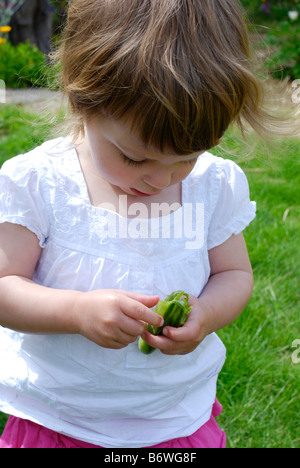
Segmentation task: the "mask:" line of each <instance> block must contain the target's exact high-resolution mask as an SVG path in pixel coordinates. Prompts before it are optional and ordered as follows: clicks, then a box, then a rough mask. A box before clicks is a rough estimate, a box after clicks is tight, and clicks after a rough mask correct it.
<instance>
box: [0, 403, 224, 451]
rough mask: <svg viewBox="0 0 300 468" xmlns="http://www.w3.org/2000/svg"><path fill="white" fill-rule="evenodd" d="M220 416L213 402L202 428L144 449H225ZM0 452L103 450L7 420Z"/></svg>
mask: <svg viewBox="0 0 300 468" xmlns="http://www.w3.org/2000/svg"><path fill="white" fill-rule="evenodd" d="M221 412H222V406H221V404H220V403H219V402H218V401H217V400H216V401H215V403H214V406H213V411H212V415H211V418H210V420H209V421H207V423H206V424H204V425H203V426H201V427H200V429H198V430H197V431H196V432H195V433H194V434H192V435H190V436H188V437H180V438H178V439H172V440H168V441H166V442H162V443H161V444H158V445H153V446H152V447H146V448H170V449H171V448H175V449H176V448H226V434H225V433H224V432H223V431H222V430H221V429H220V428H219V426H218V424H217V422H216V420H215V417H217V416H219V414H221ZM0 448H103V447H100V446H97V445H93V444H89V443H87V442H82V441H80V440H76V439H73V438H72V437H68V436H65V435H63V434H59V433H58V432H54V431H52V430H51V429H47V428H46V427H43V426H40V425H39V424H36V423H33V422H31V421H27V420H25V419H20V418H16V417H15V416H10V417H9V419H8V421H7V424H6V426H5V429H4V431H3V434H2V436H1V438H0Z"/></svg>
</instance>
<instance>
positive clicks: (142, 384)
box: [0, 138, 256, 448]
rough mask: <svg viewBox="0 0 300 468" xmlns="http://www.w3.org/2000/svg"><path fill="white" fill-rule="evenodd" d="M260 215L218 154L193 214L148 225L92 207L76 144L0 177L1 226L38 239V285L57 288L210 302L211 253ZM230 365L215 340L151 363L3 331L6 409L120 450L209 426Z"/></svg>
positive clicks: (53, 147) (51, 149)
mask: <svg viewBox="0 0 300 468" xmlns="http://www.w3.org/2000/svg"><path fill="white" fill-rule="evenodd" d="M125 201H126V200H125ZM255 208H256V207H255V203H254V202H250V200H249V188H248V183H247V180H246V177H245V175H244V173H243V172H242V170H241V169H240V168H239V167H238V166H237V165H236V164H234V163H233V162H231V161H227V160H223V159H222V158H217V157H215V156H212V155H211V154H209V153H205V154H203V155H201V156H199V159H198V161H197V164H196V166H195V167H194V169H193V171H192V172H191V173H190V175H189V176H188V177H187V178H186V179H185V180H184V181H183V182H182V207H181V208H179V209H178V210H177V211H175V212H173V213H172V214H171V215H169V216H164V217H160V218H159V217H158V218H157V217H156V218H153V217H152V218H151V219H143V220H142V219H140V218H128V219H127V218H125V217H122V216H121V215H120V214H116V213H114V212H113V210H109V209H105V208H101V207H95V206H92V205H91V203H90V200H89V195H88V191H87V187H86V184H85V179H84V176H83V173H82V171H81V167H80V164H79V161H78V158H77V153H76V150H75V148H74V146H72V144H71V142H70V139H69V138H59V139H56V140H52V141H48V142H46V143H44V144H43V145H42V146H40V147H38V148H36V149H35V150H33V151H31V152H29V153H27V154H25V155H20V156H17V157H15V158H13V159H11V160H9V161H7V162H6V163H4V165H3V167H2V169H1V171H0V222H1V223H4V222H11V223H16V224H20V225H22V226H26V227H27V228H28V229H29V230H30V231H32V232H33V233H35V234H36V236H37V237H38V239H39V242H40V245H41V247H42V253H41V257H40V259H39V262H38V264H37V267H36V271H35V273H34V278H33V279H34V281H36V282H37V283H39V284H42V285H45V286H48V287H51V288H60V289H74V290H80V291H90V290H94V289H102V288H104V289H110V288H112V289H124V290H128V291H135V292H141V293H145V294H150V295H152V294H155V295H159V296H160V297H161V298H164V297H165V296H166V295H167V294H169V293H170V292H172V291H174V290H177V289H182V290H185V291H186V292H188V293H190V294H192V295H194V296H196V297H198V296H199V295H200V294H201V291H202V289H203V288H204V286H205V284H206V283H207V281H208V278H209V275H210V265H209V260H208V250H209V249H211V248H213V247H215V246H217V245H220V244H222V243H223V242H225V241H226V240H227V239H228V238H229V237H230V236H231V235H232V234H238V233H240V232H241V231H242V230H243V229H244V228H245V227H246V226H247V225H248V224H249V223H250V222H251V221H252V219H253V218H254V217H255ZM82 313H84V311H82ZM224 360H225V347H224V345H223V343H222V342H221V340H220V339H219V338H218V337H217V335H216V334H215V333H212V334H211V335H209V336H207V337H206V338H205V339H204V341H203V342H202V343H201V344H200V345H199V346H198V347H197V349H195V350H194V351H193V352H192V353H190V354H187V355H185V356H167V355H164V354H162V353H161V352H160V351H159V350H156V351H155V352H153V353H152V354H150V355H144V354H142V353H141V352H140V351H139V350H138V347H137V342H135V343H132V344H130V345H129V346H127V347H125V348H123V349H120V350H112V349H106V348H102V347H100V346H97V345H96V344H94V343H93V342H91V341H89V340H87V339H86V338H84V337H82V336H80V335H62V334H61V335H34V334H23V333H18V332H15V331H12V330H8V329H5V328H3V327H0V410H1V411H3V412H6V413H8V414H12V415H15V416H18V417H21V418H25V419H29V420H31V421H34V422H37V423H39V424H41V425H44V426H46V427H48V428H50V429H52V430H55V431H57V432H60V433H63V434H66V435H69V436H71V437H74V438H77V439H80V440H83V441H86V442H89V443H92V444H96V445H101V446H104V447H108V448H115V447H128V448H130V447H143V446H150V445H155V444H157V443H160V442H162V441H164V440H169V439H172V438H176V437H183V436H187V435H190V434H191V433H193V432H194V431H195V430H197V429H198V428H199V427H200V426H201V425H203V424H205V423H206V422H207V421H208V419H209V418H210V416H211V409H212V405H213V403H214V399H215V396H216V382H217V376H218V373H219V372H220V370H221V368H222V366H223V363H224Z"/></svg>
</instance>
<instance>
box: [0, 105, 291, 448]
mask: <svg viewBox="0 0 300 468" xmlns="http://www.w3.org/2000/svg"><path fill="white" fill-rule="evenodd" d="M32 119H36V116H34V117H32V116H31V115H30V114H28V113H25V112H24V111H23V110H22V108H16V107H11V106H3V105H2V106H0V166H1V164H2V163H3V162H4V160H5V159H8V158H10V157H12V156H14V155H16V154H18V153H20V152H24V151H26V150H29V149H31V148H32V147H34V146H35V145H36V144H38V143H39V142H40V141H42V140H43V139H44V138H45V125H43V122H41V120H40V119H39V121H37V122H36V124H33V123H32ZM226 148H227V150H229V153H230V154H228V153H223V152H222V151H221V150H220V149H217V150H214V152H215V153H217V154H219V155H223V156H225V157H230V158H232V159H234V160H236V161H237V162H238V163H239V165H240V166H241V167H242V168H243V169H244V170H245V172H246V174H247V177H248V180H249V185H250V191H251V198H252V200H255V201H256V202H257V218H256V220H255V221H254V222H253V223H251V225H250V226H249V227H248V228H247V229H246V231H245V237H246V241H247V244H248V249H249V253H250V257H251V261H252V265H253V269H254V275H255V287H254V292H253V296H252V299H251V301H250V303H249V304H248V306H247V308H246V310H245V311H244V313H243V314H242V315H241V317H240V318H239V319H238V320H236V322H235V323H233V324H232V325H230V326H229V327H227V328H226V329H224V330H222V331H220V332H219V335H220V336H221V338H222V340H223V341H224V343H225V345H226V347H227V360H226V363H225V366H224V368H223V370H222V372H221V375H220V379H219V383H218V398H219V401H220V402H221V403H222V404H223V409H224V411H223V413H222V415H221V416H220V417H219V418H218V421H219V424H220V426H221V427H222V428H223V429H224V430H225V431H226V433H227V437H228V447H231V448H254V447H256V448H275V447H277V448H280V447H286V448H296V447H300V420H299V410H300V363H298V364H297V360H299V359H296V360H295V359H292V356H295V354H296V356H298V357H300V352H299V353H295V348H293V342H294V341H295V340H296V339H300V326H299V324H300V312H299V284H300V281H299V271H300V256H299V232H300V221H299V219H300V217H299V215H300V206H299V188H300V167H299V149H300V142H299V141H298V140H293V141H292V140H285V141H282V142H280V143H278V144H276V146H274V148H268V147H267V146H266V145H265V144H263V143H262V142H258V144H257V147H256V149H255V151H254V152H253V154H252V156H251V157H246V153H247V152H248V150H247V147H246V146H245V145H244V144H243V143H241V142H240V141H239V139H238V138H236V135H235V134H234V133H231V134H229V135H228V136H227V138H226ZM233 154H234V155H237V156H234V155H233ZM293 353H294V354H293ZM293 361H294V362H293ZM5 420H6V416H5V415H1V414H0V433H1V431H2V429H3V427H4V423H5Z"/></svg>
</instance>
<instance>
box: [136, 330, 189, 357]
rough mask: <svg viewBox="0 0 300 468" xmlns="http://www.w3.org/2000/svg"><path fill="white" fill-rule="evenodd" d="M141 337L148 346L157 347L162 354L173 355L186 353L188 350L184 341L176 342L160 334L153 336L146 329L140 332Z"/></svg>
mask: <svg viewBox="0 0 300 468" xmlns="http://www.w3.org/2000/svg"><path fill="white" fill-rule="evenodd" d="M142 338H143V339H144V340H145V341H146V342H147V343H148V344H149V345H150V346H152V347H153V348H155V349H159V350H160V351H161V352H162V353H164V354H169V355H174V354H186V353H187V352H188V349H187V348H188V347H187V345H186V343H184V342H181V343H178V342H175V341H173V340H171V339H169V338H166V337H165V336H162V335H156V336H155V335H152V334H151V333H149V332H147V331H146V332H144V333H143V334H142Z"/></svg>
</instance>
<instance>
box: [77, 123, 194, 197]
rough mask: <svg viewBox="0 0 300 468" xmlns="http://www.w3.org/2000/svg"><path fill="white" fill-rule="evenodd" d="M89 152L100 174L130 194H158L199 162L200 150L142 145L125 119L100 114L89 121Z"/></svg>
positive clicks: (180, 179) (182, 177) (179, 179)
mask: <svg viewBox="0 0 300 468" xmlns="http://www.w3.org/2000/svg"><path fill="white" fill-rule="evenodd" d="M85 132H86V137H87V144H88V152H89V155H90V157H91V158H92V161H93V164H94V166H95V168H96V169H97V170H98V172H99V173H100V174H101V176H102V177H103V178H104V179H105V180H106V181H107V182H108V183H110V184H111V185H113V186H115V187H118V188H119V189H121V191H122V192H124V193H126V194H130V195H136V196H139V197H141V196H143V197H149V196H151V195H158V194H160V193H161V192H162V191H163V190H165V189H167V188H168V187H170V186H171V185H174V184H177V183H179V182H181V181H182V180H183V179H184V178H185V177H187V175H188V174H189V173H190V172H191V170H192V169H193V167H194V165H195V164H196V161H197V157H198V156H199V153H193V154H190V155H188V156H178V155H176V154H174V153H173V154H172V153H160V152H159V151H157V150H155V149H154V148H148V147H145V145H143V143H142V141H141V140H140V138H139V135H138V134H137V133H136V132H135V131H133V130H132V129H131V127H130V125H129V124H128V123H126V122H124V121H120V120H113V119H111V118H108V117H104V116H99V117H98V116H97V117H95V118H93V119H91V120H89V121H88V122H87V123H86V126H85Z"/></svg>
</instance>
